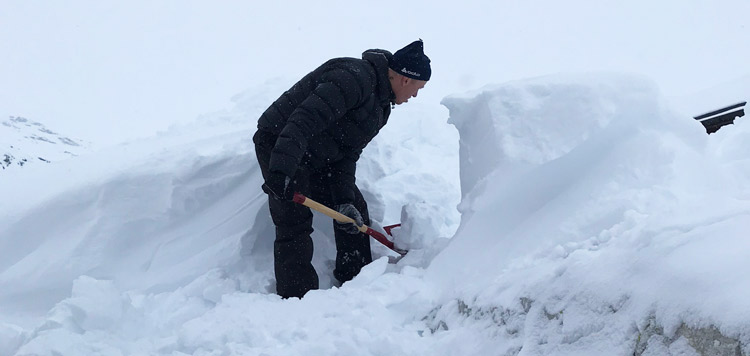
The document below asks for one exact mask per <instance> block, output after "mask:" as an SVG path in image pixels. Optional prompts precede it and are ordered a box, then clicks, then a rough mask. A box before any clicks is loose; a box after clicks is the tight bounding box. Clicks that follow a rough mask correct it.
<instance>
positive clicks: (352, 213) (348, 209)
mask: <svg viewBox="0 0 750 356" xmlns="http://www.w3.org/2000/svg"><path fill="white" fill-rule="evenodd" d="M336 211H338V212H339V213H341V214H344V215H346V216H348V217H350V218H352V219H354V222H355V223H356V225H355V224H352V223H340V222H338V221H336V220H334V225H335V226H336V228H337V229H340V230H343V231H344V232H346V233H347V234H351V235H354V234H358V233H359V232H360V231H359V229H358V227H359V226H362V225H364V224H365V222H364V221H363V220H362V214H360V213H359V210H357V208H355V207H354V205H352V204H341V205H338V206H336Z"/></svg>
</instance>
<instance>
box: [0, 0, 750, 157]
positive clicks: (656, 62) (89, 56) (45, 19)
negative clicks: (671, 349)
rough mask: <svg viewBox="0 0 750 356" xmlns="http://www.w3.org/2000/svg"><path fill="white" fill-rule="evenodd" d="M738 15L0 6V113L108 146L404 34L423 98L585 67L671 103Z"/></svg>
mask: <svg viewBox="0 0 750 356" xmlns="http://www.w3.org/2000/svg"><path fill="white" fill-rule="evenodd" d="M749 14H750V1H746V0H733V1H715V0H714V1H709V0H706V1H698V0H687V1H677V0H669V1H653V0H630V1H584V0H568V1H565V2H558V1H523V2H522V1H510V0H501V1H476V0H469V1H461V2H458V1H455V2H443V3H442V4H440V2H435V1H409V2H403V1H377V2H375V1H361V2H351V1H322V2H309V1H300V2H296V1H295V2H290V1H288V2H284V1H278V2H263V3H261V4H258V2H251V1H222V2H215V1H177V0H166V1H144V0H136V1H128V2H102V1H69V2H46V1H20V0H19V1H3V2H0V50H2V56H0V79H2V81H1V83H2V85H1V86H0V114H2V115H19V116H26V117H29V118H31V119H33V120H36V121H40V122H43V123H44V124H46V125H47V126H48V127H50V128H51V129H53V130H57V131H60V132H61V133H64V134H68V135H71V136H74V137H79V138H82V139H87V140H92V141H95V142H97V143H100V144H104V143H107V142H119V141H122V140H125V139H128V138H133V137H139V136H146V135H151V134H153V133H154V132H155V131H156V130H160V129H164V128H166V127H168V126H169V125H170V124H172V123H177V122H185V121H190V120H194V119H195V118H196V117H197V116H198V115H200V114H201V113H206V112H212V111H216V110H221V109H223V108H226V107H229V106H230V105H231V102H230V99H231V97H232V96H233V95H235V94H237V93H239V92H241V91H243V90H245V89H247V88H251V87H254V86H256V85H257V84H259V83H263V82H265V81H267V80H281V81H285V82H291V81H293V80H296V79H297V78H298V77H299V76H301V75H303V74H305V73H306V72H308V71H309V70H311V69H313V68H314V67H315V66H317V65H318V64H320V63H321V62H322V61H324V60H326V59H327V58H330V57H337V56H359V55H360V54H361V52H362V51H363V50H365V49H367V48H372V47H379V48H385V49H389V50H393V51H395V50H396V49H398V48H400V47H402V46H404V45H406V44H408V43H409V42H410V41H412V40H415V39H417V38H422V39H424V41H425V51H426V53H427V54H428V56H430V57H431V58H432V60H433V77H432V80H431V81H430V83H429V84H428V86H427V88H426V89H425V90H424V91H423V93H420V95H421V96H422V98H421V99H420V100H422V101H423V102H425V103H434V104H435V105H438V103H439V101H440V99H441V98H442V97H444V96H445V95H449V94H452V93H457V92H462V91H465V90H470V89H476V88H480V87H481V86H483V85H486V84H491V83H501V82H505V81H508V80H514V79H521V78H526V77H534V76H540V75H545V74H549V73H557V72H565V71H592V70H614V71H627V72H636V73H642V74H644V75H647V76H649V77H651V78H652V79H654V80H655V81H656V82H657V83H658V84H659V85H660V87H661V88H662V90H663V92H664V93H665V94H666V95H668V96H679V95H684V94H689V93H691V92H694V91H698V90H700V89H703V88H706V87H710V86H713V85H716V84H718V83H722V82H725V81H730V80H733V79H736V78H738V77H741V76H743V75H746V74H748V73H750V67H749V66H748V63H750V46H748V44H749V43H750V40H749V39H750V28H749V27H748V26H750V24H749V23H748V22H750V21H748V19H749V18H750V15H749ZM274 78H281V79H274ZM446 118H447V110H446ZM248 119H249V120H250V119H254V118H248Z"/></svg>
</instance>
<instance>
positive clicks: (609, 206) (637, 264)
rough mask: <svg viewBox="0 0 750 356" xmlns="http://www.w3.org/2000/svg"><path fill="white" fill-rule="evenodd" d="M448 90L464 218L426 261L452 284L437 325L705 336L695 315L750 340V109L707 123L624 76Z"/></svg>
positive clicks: (582, 340) (544, 335)
mask: <svg viewBox="0 0 750 356" xmlns="http://www.w3.org/2000/svg"><path fill="white" fill-rule="evenodd" d="M443 104H444V105H445V106H447V107H448V108H449V109H450V122H452V123H453V124H454V125H455V126H456V127H457V129H458V130H459V132H460V137H461V138H460V166H461V193H462V202H461V204H460V206H459V208H460V210H461V212H462V217H461V225H460V227H459V229H458V232H457V233H456V235H455V236H454V237H453V239H452V240H451V242H450V244H449V245H448V246H447V247H446V248H445V249H444V250H443V251H442V252H441V253H440V255H438V256H437V257H436V258H435V259H434V260H433V261H432V264H431V265H430V267H429V269H428V271H427V272H428V273H427V278H428V279H429V280H432V281H434V282H435V283H438V284H441V285H442V286H443V287H444V288H443V291H444V295H443V297H442V298H443V300H444V303H445V304H444V306H443V308H438V309H437V310H436V311H435V313H436V314H435V315H434V320H433V325H434V327H435V328H436V329H441V328H443V329H445V330H449V329H450V328H456V327H457V326H459V325H466V324H467V323H478V325H481V326H483V327H484V328H485V329H482V328H478V329H477V332H478V333H485V334H490V333H492V335H494V336H493V337H494V338H495V339H496V340H497V341H496V344H495V345H496V346H497V348H495V349H493V350H495V351H492V352H499V353H497V354H503V353H502V352H500V351H499V350H502V349H506V350H507V351H508V352H509V354H514V353H515V352H520V351H521V350H523V354H524V355H531V354H543V355H549V354H555V355H567V354H570V355H581V354H592V355H603V354H609V355H625V354H627V355H631V354H634V352H635V354H638V355H640V353H639V352H646V351H648V352H652V353H653V354H662V355H666V354H681V353H679V352H681V351H680V350H682V349H686V348H684V347H683V346H685V345H683V344H689V345H690V346H691V347H692V349H691V350H699V349H700V347H699V346H696V345H694V344H699V343H700V342H699V341H695V340H694V339H695V338H693V339H685V338H680V336H681V334H680V330H687V329H685V328H686V326H688V327H692V328H693V329H690V330H697V329H696V328H701V327H702V328H709V329H710V330H718V331H721V332H723V333H724V334H725V335H730V336H731V337H733V338H735V339H734V340H735V341H734V342H735V343H734V345H735V346H736V345H738V344H739V343H738V340H739V341H742V342H743V343H744V345H747V344H748V340H750V339H749V337H750V334H748V331H750V323H748V320H750V302H748V301H749V300H750V287H748V284H747V277H746V271H747V270H748V269H749V268H750V260H749V259H747V256H748V251H750V239H748V231H750V185H748V184H747V183H748V182H749V181H750V156H749V155H748V152H750V122H747V121H748V120H737V124H736V125H733V126H728V127H725V128H723V129H722V130H720V131H719V132H718V133H716V134H713V135H711V136H707V135H706V134H705V131H704V129H703V127H702V126H701V125H700V124H699V123H697V122H695V121H694V120H692V118H690V117H682V116H677V115H675V114H673V113H671V112H670V111H669V110H668V109H667V108H666V107H665V106H664V105H663V103H662V100H661V99H660V96H659V93H658V91H657V89H656V88H655V87H654V86H653V85H652V84H651V83H650V82H649V81H648V80H645V79H642V78H638V77H633V76H629V75H617V74H612V75H600V74H597V75H591V76H587V75H577V76H573V77H571V76H566V75H560V76H554V77H545V78H537V79H532V80H528V81H521V82H514V83H508V84H505V85H501V86H495V87H489V88H486V89H484V90H481V91H478V92H473V93H468V94H465V95H457V96H452V97H448V98H446V99H444V100H443ZM657 326H658V328H663V330H661V329H660V330H661V331H664V335H660V336H659V337H661V338H662V340H661V341H662V342H657V341H654V340H651V342H652V343H653V345H650V346H649V347H650V349H646V343H647V342H648V341H649V338H648V337H645V336H647V335H646V334H647V333H648V331H649V330H653V329H654V328H657ZM709 329H705V330H709ZM488 330H492V331H488ZM684 333H686V332H684ZM684 333H683V334H684ZM463 336H465V337H469V338H471V337H474V336H472V335H463ZM685 340H688V341H685ZM708 341H709V342H710V343H711V344H714V343H716V344H721V342H719V341H720V340H714V339H709V340H708ZM636 344H638V345H639V346H638V347H639V348H640V350H635V348H636V347H635V345H636ZM660 347H661V348H662V349H659V348H660ZM681 347H683V348H682V349H681ZM685 347H686V346H685ZM727 347H728V346H727ZM737 347H739V346H737ZM670 348H671V349H670ZM668 349H669V350H671V351H668ZM644 350H646V351H644ZM660 350H661V351H660ZM485 351H486V352H490V351H489V350H485ZM669 352H672V353H669ZM685 352H687V351H685ZM712 352H713V351H706V353H702V354H714V353H712ZM731 352H734V349H732V350H731ZM477 354H482V352H481V351H478V352H477ZM685 354H691V353H685ZM729 354H730V353H727V355H729ZM731 355H734V353H731Z"/></svg>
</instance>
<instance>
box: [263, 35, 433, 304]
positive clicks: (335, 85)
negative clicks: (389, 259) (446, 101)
mask: <svg viewBox="0 0 750 356" xmlns="http://www.w3.org/2000/svg"><path fill="white" fill-rule="evenodd" d="M430 74H431V69H430V59H429V58H428V57H427V56H426V55H425V54H424V50H423V46H422V40H419V41H415V42H413V43H411V44H409V45H407V46H406V47H404V48H402V49H400V50H398V51H396V53H394V54H391V53H390V52H388V51H385V50H380V49H371V50H368V51H365V52H364V53H363V54H362V59H356V58H334V59H331V60H329V61H327V62H326V63H324V64H323V65H321V66H320V67H318V68H317V69H315V70H314V71H312V72H310V73H309V74H307V75H306V76H305V77H303V78H302V79H301V80H300V81H299V82H297V83H296V84H294V85H293V86H292V87H291V88H290V89H289V90H287V91H286V92H285V93H283V94H282V95H281V96H280V97H279V98H278V99H277V100H276V101H275V102H274V103H273V104H271V106H270V107H268V109H266V111H265V112H264V113H263V115H261V117H260V119H259V120H258V131H257V132H256V133H255V136H254V137H253V142H254V143H255V149H256V154H257V156H258V162H259V163H260V167H261V171H262V173H263V178H264V179H265V183H264V184H263V191H265V192H266V193H267V194H268V195H269V199H268V206H269V208H270V210H271V218H272V219H273V222H274V224H275V225H276V240H275V242H274V271H275V273H276V292H277V293H278V294H279V295H280V296H281V297H283V298H289V297H299V298H301V297H302V296H303V295H305V293H307V292H308V291H309V290H311V289H317V288H318V275H317V273H316V272H315V269H314V268H313V266H312V263H311V262H312V256H313V243H312V239H311V238H310V234H311V233H312V231H313V228H312V212H311V211H310V209H308V208H307V207H304V206H302V205H299V204H296V203H294V202H293V201H292V198H293V196H294V192H300V193H302V194H304V195H306V196H309V197H310V198H312V199H313V200H317V201H318V202H320V203H322V204H324V205H326V206H329V207H333V208H334V209H336V210H337V211H339V212H340V213H342V214H344V215H346V216H349V217H351V218H352V219H354V220H355V221H356V225H358V226H362V224H368V225H369V224H370V218H369V214H368V211H367V204H366V202H365V200H364V199H363V198H362V193H360V191H359V189H358V188H357V185H356V184H355V170H356V164H357V160H359V156H360V154H361V153H362V149H363V148H364V147H365V146H367V144H368V143H369V142H370V140H372V138H373V137H375V135H377V134H378V132H379V131H380V129H381V128H382V127H383V125H385V124H386V122H387V121H388V116H389V115H390V113H391V109H392V108H393V107H395V106H393V105H394V104H395V105H399V104H403V103H405V102H407V101H408V100H409V99H410V98H412V97H416V96H417V92H418V91H419V90H420V89H422V88H423V87H424V86H425V84H426V82H427V80H429V79H430ZM334 231H335V232H334V233H335V239H336V249H337V254H336V267H335V269H334V272H333V274H334V276H335V277H336V279H337V280H339V281H340V282H341V283H343V282H346V281H348V280H351V279H352V278H354V276H355V275H357V273H359V271H360V269H362V267H363V266H364V265H366V264H368V263H370V262H372V255H371V253H370V241H369V239H368V237H367V235H365V234H363V233H360V232H359V230H358V229H357V226H355V224H339V223H337V222H334Z"/></svg>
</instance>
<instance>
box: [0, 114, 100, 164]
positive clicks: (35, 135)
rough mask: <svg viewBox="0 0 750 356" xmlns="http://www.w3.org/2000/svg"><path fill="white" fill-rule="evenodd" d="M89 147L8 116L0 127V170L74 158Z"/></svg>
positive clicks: (19, 118) (21, 118) (41, 125)
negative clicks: (0, 168)
mask: <svg viewBox="0 0 750 356" xmlns="http://www.w3.org/2000/svg"><path fill="white" fill-rule="evenodd" d="M89 146H90V145H89V144H87V143H86V142H83V141H81V140H77V139H74V138H70V137H66V136H63V135H61V134H58V133H56V132H54V131H52V130H50V129H48V128H47V127H45V126H44V125H43V124H41V123H39V122H36V121H32V120H29V119H27V118H25V117H20V116H11V117H9V118H8V119H7V120H5V121H3V122H2V123H0V167H2V168H3V170H6V169H18V168H19V167H23V166H25V165H28V164H38V163H50V162H57V161H60V160H64V159H67V158H70V157H76V156H78V155H81V154H84V153H86V152H88V151H89V150H90V147H89Z"/></svg>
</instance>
